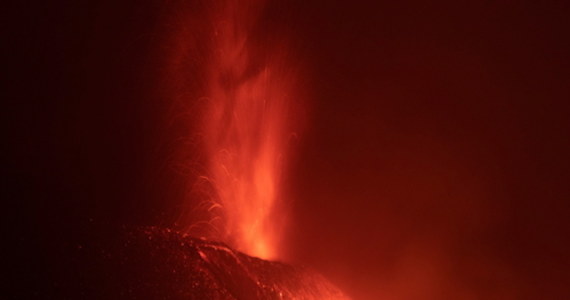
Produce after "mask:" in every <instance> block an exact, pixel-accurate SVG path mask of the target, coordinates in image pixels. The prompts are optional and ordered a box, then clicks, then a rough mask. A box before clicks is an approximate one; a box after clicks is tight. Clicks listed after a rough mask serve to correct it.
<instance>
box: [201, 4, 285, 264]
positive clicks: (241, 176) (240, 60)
mask: <svg viewBox="0 0 570 300" xmlns="http://www.w3.org/2000/svg"><path fill="white" fill-rule="evenodd" d="M262 4H263V3H261V2H260V1H231V0H229V1H223V2H221V6H220V8H219V9H218V10H217V12H218V13H215V14H213V16H214V20H213V22H212V23H213V24H214V27H213V28H214V32H213V33H212V40H211V42H212V52H211V56H210V57H209V66H208V86H207V93H208V101H207V109H206V113H205V117H204V121H203V126H204V136H205V149H204V150H205V152H206V156H207V158H208V168H207V169H208V178H209V179H210V182H211V184H212V185H213V187H214V190H215V195H214V198H215V199H214V201H215V202H216V203H217V204H219V207H221V217H222V220H223V226H222V227H223V230H222V231H223V233H224V236H223V238H224V240H226V241H228V242H229V243H230V244H232V245H234V247H237V248H238V249H239V250H241V251H244V252H246V253H248V254H250V255H254V256H258V257H261V258H266V259H268V258H269V259H270V258H276V257H278V256H279V253H278V247H279V246H278V245H279V242H280V240H281V238H282V235H283V226H284V225H285V224H284V221H285V217H284V216H285V213H286V208H285V207H284V205H283V199H282V198H281V196H282V194H281V192H282V191H281V181H282V176H283V175H284V174H283V172H284V159H285V158H286V154H287V151H285V150H286V148H287V143H288V140H289V137H290V136H291V132H292V129H293V128H292V126H291V125H292V124H291V123H292V122H291V117H292V105H291V104H292V101H291V100H292V82H293V80H292V79H293V78H294V76H292V72H291V68H290V67H289V65H290V64H288V62H287V60H286V55H285V54H286V52H285V51H284V45H283V43H282V42H275V43H269V42H267V40H268V38H267V37H266V38H264V37H263V35H260V34H258V31H259V26H258V22H257V21H258V19H259V16H260V12H261V10H262ZM256 29H257V30H258V31H256ZM286 64H287V65H288V66H287V67H285V65H286Z"/></svg>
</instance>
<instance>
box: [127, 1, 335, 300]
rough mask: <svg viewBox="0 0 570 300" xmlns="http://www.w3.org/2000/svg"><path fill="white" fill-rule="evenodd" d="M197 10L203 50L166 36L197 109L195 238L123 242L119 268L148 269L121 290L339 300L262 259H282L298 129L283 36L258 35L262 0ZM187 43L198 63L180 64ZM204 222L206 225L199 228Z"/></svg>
mask: <svg viewBox="0 0 570 300" xmlns="http://www.w3.org/2000/svg"><path fill="white" fill-rule="evenodd" d="M205 11H206V12H207V14H206V15H207V17H206V18H204V19H200V20H203V21H204V23H206V24H208V25H206V26H204V25H203V24H201V26H198V28H200V29H203V30H202V31H201V32H199V33H196V34H195V36H196V35H203V38H202V39H200V38H195V39H196V40H199V41H203V43H198V42H197V43H193V44H192V42H194V41H195V40H193V39H192V38H188V37H187V36H186V35H184V36H183V37H176V38H175V40H176V41H177V47H175V49H178V50H179V51H178V52H175V53H174V55H173V57H175V58H174V59H173V61H176V62H177V63H176V67H175V68H174V70H175V72H173V73H171V74H169V77H170V78H177V79H176V80H175V81H176V82H178V83H180V82H187V80H188V79H185V75H187V74H189V73H191V74H194V75H196V74H198V75H196V77H199V78H200V79H201V80H200V81H199V84H195V85H194V86H192V87H186V86H183V84H182V85H180V84H179V85H178V91H188V90H191V92H187V93H186V94H194V95H197V94H199V95H198V96H197V97H196V98H194V99H192V98H191V97H188V98H187V99H184V100H183V101H188V102H192V101H194V100H195V101H196V102H197V103H198V106H199V109H197V110H195V111H192V112H189V115H190V114H191V115H193V116H196V115H199V117H197V118H195V119H198V121H197V122H196V123H198V124H194V125H193V126H194V127H193V129H195V130H190V131H189V133H187V134H188V135H189V136H198V137H199V138H198V139H199V140H200V141H199V142H198V143H196V144H197V145H200V147H197V148H200V150H199V152H200V153H201V154H202V155H201V156H200V157H201V159H200V163H198V164H196V165H199V167H198V168H197V169H196V170H195V172H193V174H196V173H199V175H198V176H197V177H198V183H199V184H198V186H199V187H200V188H199V189H198V190H199V191H200V192H199V193H193V194H192V195H191V196H190V199H188V203H191V204H192V205H190V206H194V208H196V207H197V209H195V210H200V209H201V208H205V209H203V211H201V212H199V213H198V214H199V215H200V216H199V217H196V215H193V216H190V217H188V218H186V219H185V222H186V223H187V225H188V226H187V227H188V229H187V230H186V231H187V232H188V233H190V235H194V236H199V237H203V238H198V239H197V238H192V237H190V235H187V234H185V233H180V232H177V231H171V230H166V231H165V230H161V229H157V228H150V229H148V230H146V231H144V232H142V234H141V232H138V233H135V234H130V235H128V237H127V240H128V241H129V242H128V243H127V245H126V246H125V247H126V248H125V249H126V253H128V254H127V256H126V258H125V259H124V261H123V262H124V264H125V265H127V266H134V267H136V266H137V265H138V264H139V262H140V261H142V262H143V263H144V262H146V261H150V262H151V264H153V265H157V267H152V268H150V269H152V270H154V271H152V272H150V273H149V274H148V275H149V276H151V278H150V279H149V278H145V279H144V280H142V281H140V280H138V279H136V278H135V279H134V280H131V281H130V282H129V283H127V285H128V286H131V287H132V288H129V290H136V291H139V292H140V293H141V295H148V294H149V293H151V294H152V293H155V294H158V295H161V296H162V295H165V294H168V295H170V296H172V297H174V298H176V299H178V298H181V299H188V298H189V299H346V298H345V296H344V295H343V293H342V292H340V291H339V290H338V289H337V288H335V287H334V286H333V285H331V284H330V283H329V282H328V281H327V280H326V279H324V278H323V277H321V276H320V275H318V274H317V273H315V272H313V271H311V270H309V269H306V268H303V267H293V266H289V265H287V264H284V263H281V262H273V261H267V260H268V259H271V260H282V259H283V253H282V249H283V247H282V242H283V241H284V240H285V239H284V233H285V227H286V221H287V218H286V216H287V213H288V205H287V204H288V203H291V201H289V200H286V199H285V198H286V197H285V196H284V191H283V188H282V187H283V178H284V176H285V175H286V171H287V168H286V167H287V165H286V162H287V159H288V156H289V155H290V152H291V151H290V149H291V145H290V144H291V140H292V138H293V137H295V136H296V130H298V129H299V127H300V126H299V125H300V123H301V122H300V117H299V111H301V109H300V102H301V101H299V99H300V98H302V97H300V96H299V95H300V93H299V92H298V91H297V89H296V86H297V84H296V83H297V82H298V81H299V79H298V78H299V72H298V68H297V66H298V64H297V62H296V60H295V59H292V57H293V56H292V55H291V51H289V50H288V47H287V42H285V39H284V38H281V37H277V36H275V35H273V33H271V34H269V35H268V34H267V33H266V34H265V35H264V34H260V33H259V32H258V31H259V26H260V24H261V23H260V18H262V17H263V14H264V3H263V2H262V1H259V0H251V1H247V2H244V1H233V0H227V1H220V2H218V3H215V4H212V6H210V7H208V8H206V9H205ZM181 32H182V33H183V34H187V32H186V31H184V30H181ZM188 40H191V42H188ZM188 44H192V45H194V46H195V45H196V44H200V46H201V47H200V49H201V50H202V52H200V53H201V55H200V56H199V58H200V63H197V64H193V63H188V62H187V60H188V59H189V57H194V58H195V56H196V55H197V54H196V53H191V52H192V51H191V50H195V49H196V48H193V47H194V46H188ZM180 49H182V50H180ZM188 49H191V50H188ZM197 52H198V51H197ZM189 70H191V71H189ZM174 94H177V95H178V96H179V95H180V94H185V93H184V92H182V93H174ZM196 112H198V113H196ZM194 121H195V120H194ZM191 139H192V138H191ZM196 165H194V166H196ZM189 168H192V167H189ZM191 185H192V186H196V184H195V183H192V184H191ZM204 191H206V192H204ZM196 198H198V199H199V201H197V200H196ZM196 203H198V204H197V205H193V204H196ZM204 216H205V217H204ZM200 218H201V219H200ZM204 218H206V222H202V220H203V219H204ZM204 223H206V224H207V226H208V227H210V228H208V230H205V231H200V230H199V227H200V226H201V224H204ZM197 228H198V229H197ZM226 244H227V245H226ZM133 245H134V247H132V246H133ZM234 249H235V250H234ZM242 252H243V253H242ZM129 253H130V254H129ZM144 264H146V263H144ZM160 266H162V267H160ZM165 278H169V279H166V280H165ZM149 282H150V283H151V286H153V287H152V288H150V287H149ZM156 283H158V284H159V285H160V286H161V289H160V290H157V289H156V288H155V285H154V284H156Z"/></svg>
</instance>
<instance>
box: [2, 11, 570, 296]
mask: <svg viewBox="0 0 570 300" xmlns="http://www.w3.org/2000/svg"><path fill="white" fill-rule="evenodd" d="M35 2H37V3H35ZM114 2H115V1H107V2H104V1H69V2H67V3H66V2H62V1H57V2H53V3H49V1H20V2H19V3H18V4H13V5H11V4H8V5H7V6H8V9H7V10H3V11H4V14H6V12H8V13H7V14H6V15H7V18H5V19H4V20H5V25H4V26H2V29H1V30H2V37H3V41H4V42H3V48H4V49H3V50H4V51H3V53H4V54H3V56H4V57H3V60H4V66H5V67H4V72H3V74H4V77H3V78H4V79H3V82H4V84H3V89H2V94H3V95H2V99H3V104H4V109H3V110H2V115H3V121H4V126H3V127H4V132H5V133H4V138H3V147H2V148H3V151H2V153H3V155H2V157H3V159H4V160H5V161H4V162H3V171H4V172H5V173H6V175H5V176H4V179H3V188H2V190H3V191H2V193H3V194H4V196H2V199H3V200H4V202H5V203H6V204H5V209H4V211H5V214H6V216H5V218H4V220H3V224H4V225H3V227H4V229H7V230H8V232H9V234H8V235H7V236H8V239H9V244H10V245H11V246H12V247H10V248H11V249H14V252H13V253H14V255H12V256H8V258H9V260H10V261H11V263H10V264H9V268H8V271H9V272H8V275H9V277H11V278H12V280H13V284H12V286H13V288H14V291H16V292H18V293H20V295H25V296H28V295H36V296H37V298H42V299H45V298H50V297H56V295H77V293H82V294H83V295H85V294H87V295H88V294H91V293H94V291H96V290H97V289H98V288H99V287H98V286H97V282H99V281H98V280H99V279H100V278H103V277H105V275H104V274H105V271H104V270H102V269H101V268H98V267H97V266H96V265H95V264H94V263H92V262H91V258H92V256H93V255H94V254H93V253H92V252H90V251H94V250H89V247H90V246H91V247H95V248H96V247H97V245H99V244H101V243H109V241H112V240H114V239H115V238H116V236H115V234H116V233H117V232H118V231H119V229H120V228H121V226H123V225H129V226H138V225H159V226H170V225H171V224H172V222H173V220H175V219H176V214H177V211H178V208H179V207H180V205H181V199H182V198H183V196H184V178H181V176H180V173H179V172H177V170H176V168H174V167H172V161H173V159H172V157H173V156H174V154H173V153H174V151H173V150H172V148H173V147H175V145H176V139H177V138H179V137H180V135H182V133H181V129H180V128H178V127H176V126H175V125H172V124H173V121H172V109H173V108H172V103H169V100H168V99H165V97H164V94H163V93H162V91H161V90H160V88H156V87H157V86H160V83H161V81H162V80H163V79H162V78H161V77H160V76H161V74H162V73H161V72H162V71H163V68H164V67H163V63H164V61H165V59H164V57H162V56H164V55H165V53H166V52H167V51H165V50H164V49H163V48H161V42H162V41H163V38H162V37H163V36H164V35H165V34H167V32H168V30H169V26H168V24H169V23H168V20H169V15H170V14H171V13H172V11H174V9H172V7H169V5H171V6H175V5H178V4H177V3H179V2H178V1H173V2H168V1H142V2H141V1H130V2H129V1H120V4H118V3H114ZM378 2H380V1H367V2H362V3H358V2H354V3H353V2H340V1H326V2H325V1H291V2H287V3H275V4H271V5H269V7H268V10H267V19H264V21H263V22H267V24H265V25H267V26H265V28H267V30H268V31H270V30H271V29H272V28H278V29H281V32H288V34H291V35H292V36H291V37H290V38H291V39H293V40H294V41H295V45H296V47H294V51H296V52H297V55H298V57H299V60H300V61H302V62H303V63H304V64H305V66H306V68H307V70H309V71H307V74H305V75H306V87H307V89H311V90H310V91H309V92H308V94H310V95H311V97H310V99H308V100H307V101H308V107H309V113H308V116H309V118H308V120H309V121H308V123H307V124H308V125H307V126H306V130H305V132H304V133H303V134H302V135H301V138H300V143H299V152H298V153H297V156H296V160H295V162H294V165H293V167H292V169H293V172H292V176H291V180H290V181H289V182H288V185H289V188H290V190H291V194H292V195H293V196H294V199H295V200H294V207H293V214H292V215H293V220H294V222H293V228H292V231H291V237H290V241H291V242H290V244H289V247H288V249H287V250H288V251H287V253H289V258H288V259H289V260H290V261H293V262H296V263H299V264H303V265H309V266H311V267H314V268H316V269H317V270H319V271H321V272H322V273H323V274H325V275H326V276H327V277H328V278H330V279H331V280H332V281H333V282H335V283H336V284H338V285H339V286H340V287H341V288H343V289H344V290H346V291H347V292H348V293H349V294H350V295H352V296H354V297H355V298H356V299H379V298H380V299H562V298H564V296H565V295H566V294H567V286H568V285H569V284H570V282H569V276H568V271H567V270H568V269H569V267H570V265H569V262H568V258H567V254H566V253H567V252H568V236H570V235H569V234H570V232H569V226H568V221H567V219H568V217H569V216H568V208H569V207H568V206H569V205H568V203H567V201H568V199H570V191H569V189H568V180H569V179H570V178H569V174H568V173H569V170H570V166H569V164H570V159H569V158H568V153H570V141H569V139H568V135H569V134H568V133H569V132H570V122H568V121H567V118H568V114H569V113H570V104H568V99H570V82H569V78H570V76H569V74H568V70H569V67H570V65H569V59H568V56H569V54H570V51H569V50H570V43H569V41H568V38H567V36H569V32H568V29H567V27H568V21H567V20H566V19H567V15H568V12H569V10H568V4H565V3H563V1H547V2H542V3H541V4H537V3H532V2H531V1H497V2H482V1H473V2H472V3H457V1H443V2H442V1H438V3H422V2H420V1H414V2H409V3H408V4H399V3H393V2H394V1H389V2H388V1H386V2H387V3H386V4H381V3H378ZM169 3H170V4H169ZM190 7H192V6H191V5H190ZM200 7H201V6H200V5H196V6H195V9H196V10H199V9H200ZM191 17H192V16H191ZM165 24H166V25H165ZM190 117H192V114H191V113H190ZM174 123H176V122H174ZM80 246H81V248H82V249H85V248H87V250H81V251H80V250H77V249H78V248H79V247H80ZM82 251H83V252H82ZM62 282H66V283H65V284H62ZM22 293H23V294H22ZM18 298H21V297H18ZM26 298H27V297H26Z"/></svg>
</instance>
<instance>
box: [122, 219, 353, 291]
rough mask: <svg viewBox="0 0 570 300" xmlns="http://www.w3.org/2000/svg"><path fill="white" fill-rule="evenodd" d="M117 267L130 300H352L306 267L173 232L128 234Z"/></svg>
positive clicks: (158, 230)
mask: <svg viewBox="0 0 570 300" xmlns="http://www.w3.org/2000/svg"><path fill="white" fill-rule="evenodd" d="M126 235H127V236H126V239H125V242H124V244H123V245H122V246H121V249H120V250H119V256H118V257H119V258H120V260H119V264H120V266H121V268H122V269H123V271H126V272H125V273H126V274H129V276H128V277H127V278H126V280H125V281H123V283H122V287H121V290H122V292H121V293H122V296H123V297H125V298H128V299H201V300H208V299H220V300H222V299H223V300H242V299H244V300H245V299H248V300H249V299H348V298H347V296H345V295H344V294H343V293H342V292H341V291H340V290H339V289H337V288H336V287H334V286H333V285H332V284H331V283H330V282H328V281H327V280H326V279H325V278H324V277H323V276H321V275H319V274H318V273H316V272H314V271H312V270H310V269H308V268H304V267H297V266H291V265H288V264H285V263H281V262H274V261H267V260H263V259H259V258H256V257H252V256H248V255H246V254H243V253H241V252H239V251H236V250H234V249H232V248H230V247H229V246H227V245H225V244H224V243H221V242H215V241H209V240H206V239H201V238H194V237H191V236H189V235H187V234H183V233H180V232H177V231H174V230H170V229H160V228H155V227H152V228H144V229H140V230H133V231H129V232H128V233H127V234H126Z"/></svg>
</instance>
